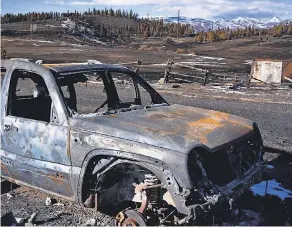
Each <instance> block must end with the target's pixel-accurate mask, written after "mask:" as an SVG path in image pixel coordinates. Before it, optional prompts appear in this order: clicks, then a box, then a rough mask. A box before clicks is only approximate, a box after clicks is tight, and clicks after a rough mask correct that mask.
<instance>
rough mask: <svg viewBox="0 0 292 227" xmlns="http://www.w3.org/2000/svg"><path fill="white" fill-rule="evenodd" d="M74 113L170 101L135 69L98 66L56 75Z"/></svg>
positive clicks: (114, 110) (100, 112)
mask: <svg viewBox="0 0 292 227" xmlns="http://www.w3.org/2000/svg"><path fill="white" fill-rule="evenodd" d="M56 80H57V83H58V85H59V87H60V90H61V93H62V96H63V99H64V102H65V105H66V106H67V109H68V112H69V115H70V116H71V117H91V116H95V115H107V114H112V113H117V112H125V111H131V110H135V109H141V108H153V107H157V106H161V105H168V104H167V102H166V101H165V100H164V99H163V98H162V97H161V96H160V95H159V94H158V93H157V92H156V91H155V90H154V89H153V88H152V87H151V86H150V85H149V84H147V83H146V82H145V81H144V80H143V79H142V78H141V77H139V76H138V75H137V74H135V73H134V72H131V71H129V72H121V71H118V70H98V71H85V72H78V73H70V74H68V73H67V74H66V75H62V74H59V75H57V77H56Z"/></svg>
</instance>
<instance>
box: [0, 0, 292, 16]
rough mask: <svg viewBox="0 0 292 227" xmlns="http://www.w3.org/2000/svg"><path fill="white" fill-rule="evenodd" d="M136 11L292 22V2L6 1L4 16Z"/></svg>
mask: <svg viewBox="0 0 292 227" xmlns="http://www.w3.org/2000/svg"><path fill="white" fill-rule="evenodd" d="M93 7H95V8H96V9H97V8H105V7H107V8H111V7H112V8H113V9H120V8H121V9H125V10H130V9H132V10H133V11H134V12H136V13H138V14H139V16H147V14H149V16H150V17H151V16H176V15H177V11H178V10H180V12H181V16H186V17H192V18H204V19H218V18H225V19H233V18H237V17H253V18H258V19H269V18H272V17H275V16H276V17H279V18H281V19H291V18H292V0H2V2H1V14H5V13H22V12H29V11H59V12H66V11H67V10H70V11H74V10H78V11H85V10H87V9H88V8H93Z"/></svg>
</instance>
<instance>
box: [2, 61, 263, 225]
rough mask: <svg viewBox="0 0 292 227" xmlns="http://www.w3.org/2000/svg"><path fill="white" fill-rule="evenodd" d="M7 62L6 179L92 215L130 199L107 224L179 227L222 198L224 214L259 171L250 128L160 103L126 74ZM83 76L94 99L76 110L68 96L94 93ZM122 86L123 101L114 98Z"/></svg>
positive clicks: (256, 135) (254, 131)
mask: <svg viewBox="0 0 292 227" xmlns="http://www.w3.org/2000/svg"><path fill="white" fill-rule="evenodd" d="M7 65H8V68H7V71H6V75H5V78H4V82H3V88H2V96H1V98H2V102H1V121H2V123H3V125H4V126H5V127H4V129H1V151H0V152H1V163H2V165H1V169H2V170H3V171H1V175H2V176H3V177H4V178H6V179H8V180H10V181H13V182H16V183H18V184H23V185H27V186H30V187H33V188H35V189H39V190H43V191H45V192H47V193H50V194H53V195H57V196H60V197H63V198H65V199H67V200H70V201H73V202H75V203H77V204H80V205H82V206H86V207H91V208H92V207H95V208H96V209H100V208H102V207H106V206H111V207H113V206H115V205H119V204H129V203H130V204H132V203H133V201H135V203H136V204H137V206H136V208H133V207H131V206H130V207H129V206H127V207H124V208H126V209H125V210H124V209H122V212H121V213H119V212H117V213H119V215H118V217H117V219H118V221H117V225H126V224H131V225H133V224H140V225H146V224H147V225H158V224H165V223H168V224H177V225H179V224H183V223H185V222H189V221H195V220H196V217H197V216H198V215H199V212H200V210H204V211H209V210H212V207H214V206H217V205H220V204H221V203H222V201H223V200H224V201H227V202H228V204H230V208H231V207H232V202H233V201H234V200H236V198H237V197H238V196H239V194H241V193H242V192H243V191H244V190H247V189H248V187H249V186H250V185H252V184H253V183H255V182H257V181H259V179H260V175H261V172H262V171H264V165H263V164H264V163H263V159H262V155H263V152H262V146H263V145H262V140H261V136H260V132H259V129H258V127H257V125H256V124H255V123H253V122H252V121H249V120H247V119H244V118H241V117H237V116H233V115H230V114H226V113H220V112H216V111H211V110H204V109H200V108H193V107H187V106H182V105H170V104H168V103H167V102H166V101H165V100H164V99H163V98H162V97H161V96H160V95H159V94H158V93H157V91H155V90H154V89H153V88H152V87H151V86H150V85H149V84H147V83H146V82H145V81H144V80H143V79H142V78H141V77H140V76H139V75H137V74H136V73H135V72H132V71H131V70H129V69H128V68H124V67H120V66H112V65H106V64H91V65H88V64H87V65H85V64H80V65H76V64H75V65H63V66H60V65H48V66H46V67H45V66H43V65H40V64H35V63H31V62H25V61H15V62H13V63H11V64H7ZM92 78H93V79H94V82H96V81H97V80H98V81H99V83H98V84H99V85H96V83H93V85H92V86H96V87H95V89H96V90H98V89H100V97H103V98H104V99H103V100H102V99H101V98H99V99H98V98H94V100H93V101H97V103H96V106H93V107H92V106H88V105H87V103H85V104H83V106H82V105H80V104H82V103H80V102H81V101H82V96H81V97H80V96H79V95H78V91H79V90H81V89H87V92H90V91H91V90H95V89H91V88H89V87H88V86H87V84H86V86H84V83H87V82H88V80H90V79H92ZM121 78H122V80H126V81H131V83H117V81H119V80H120V79H121ZM23 81H25V82H27V81H29V82H30V83H31V84H32V87H33V90H32V91H30V92H31V93H30V94H32V95H26V93H25V89H27V88H28V87H29V86H24V87H22V88H21V89H20V92H18V91H19V90H18V85H19V84H20V83H21V82H23ZM123 86H128V87H127V89H129V88H131V89H132V90H133V91H134V92H133V94H134V97H132V99H126V100H125V99H124V98H123V97H121V94H122V92H120V91H119V89H121V90H122V89H126V88H125V87H123ZM147 96H148V99H144V98H145V97H147ZM91 107H92V109H90V108H91ZM36 110H38V111H36ZM119 211H120V210H119Z"/></svg>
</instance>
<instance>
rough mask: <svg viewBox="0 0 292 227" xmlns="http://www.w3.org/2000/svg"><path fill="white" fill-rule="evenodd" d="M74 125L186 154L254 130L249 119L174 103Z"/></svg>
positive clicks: (234, 138) (89, 119)
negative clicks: (198, 147)
mask: <svg viewBox="0 0 292 227" xmlns="http://www.w3.org/2000/svg"><path fill="white" fill-rule="evenodd" d="M75 122H76V125H75V126H76V127H78V128H85V127H86V128H87V129H88V130H90V131H92V132H95V133H98V134H103V135H110V136H112V137H116V138H121V139H126V140H130V141H135V142H139V143H144V144H148V145H152V146H155V147H161V148H165V149H170V150H174V151H177V152H181V153H185V154H187V153H188V152H189V151H190V150H191V149H193V148H194V147H196V146H201V145H203V146H205V147H206V148H207V149H208V150H213V151H214V150H216V148H217V147H220V146H222V145H224V144H226V143H230V142H231V141H234V140H236V139H238V138H240V137H242V136H244V135H247V134H249V133H251V132H252V131H253V122H252V121H250V120H247V119H244V118H241V117H237V116H234V115H230V114H227V113H220V112H217V111H211V110H205V109H200V108H193V107H187V106H182V105H176V104H175V105H171V106H164V107H159V108H152V109H149V110H143V111H132V112H126V113H118V114H115V115H113V116H112V115H107V116H99V117H91V118H78V119H76V121H75ZM113 128H114V129H115V130H113ZM88 139H89V138H88ZM110 146H112V144H110ZM116 146H118V144H117V145H116ZM137 152H138V151H137ZM149 154H150V153H149Z"/></svg>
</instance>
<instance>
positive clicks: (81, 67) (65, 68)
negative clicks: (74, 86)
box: [43, 63, 131, 75]
mask: <svg viewBox="0 0 292 227" xmlns="http://www.w3.org/2000/svg"><path fill="white" fill-rule="evenodd" d="M43 66H45V67H48V68H49V69H51V70H52V71H54V72H56V73H58V74H60V75H64V74H73V73H78V72H86V71H94V70H97V71H104V70H117V71H120V72H131V70H130V69H128V68H126V67H123V66H118V65H110V64H82V63H80V64H70V63H69V64H43Z"/></svg>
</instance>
